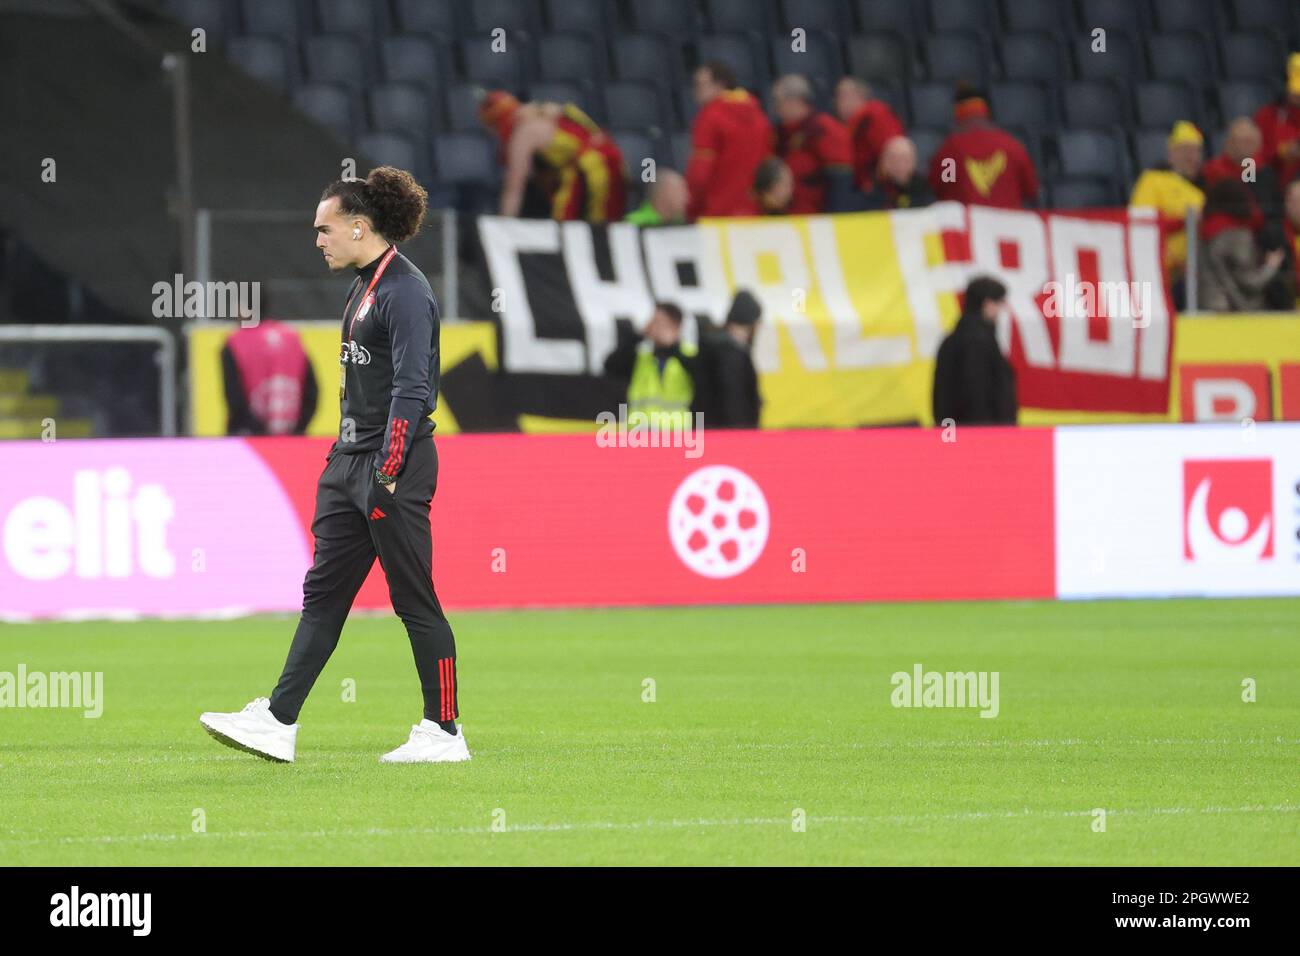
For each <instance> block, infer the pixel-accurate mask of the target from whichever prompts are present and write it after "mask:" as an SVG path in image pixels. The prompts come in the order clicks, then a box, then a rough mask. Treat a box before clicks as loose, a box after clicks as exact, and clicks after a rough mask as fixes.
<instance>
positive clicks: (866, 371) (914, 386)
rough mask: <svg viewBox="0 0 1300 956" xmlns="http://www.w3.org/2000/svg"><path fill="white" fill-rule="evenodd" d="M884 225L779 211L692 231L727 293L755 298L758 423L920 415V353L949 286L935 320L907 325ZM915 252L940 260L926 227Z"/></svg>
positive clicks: (924, 359)
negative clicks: (712, 258) (712, 250)
mask: <svg viewBox="0 0 1300 956" xmlns="http://www.w3.org/2000/svg"><path fill="white" fill-rule="evenodd" d="M893 222H894V220H893V217H891V216H889V215H862V216H826V217H821V216H819V217H805V216H791V217H784V218H782V219H776V220H771V221H770V222H765V221H763V220H754V219H714V220H708V221H705V222H703V223H701V224H700V226H699V227H698V228H699V229H700V230H701V231H703V232H704V233H705V234H706V235H710V234H711V239H709V240H706V241H707V242H709V243H716V244H717V246H716V247H717V248H718V249H719V252H720V254H719V256H718V259H719V260H720V261H721V264H722V270H723V275H724V277H725V282H726V286H727V288H729V289H733V290H734V289H749V290H751V291H753V292H754V293H755V295H756V296H757V297H758V298H759V299H760V301H761V302H762V304H763V319H762V322H761V323H760V325H759V327H758V330H757V333H756V337H755V340H754V347H753V355H754V361H755V365H756V367H757V368H758V371H759V389H760V392H761V393H762V397H763V411H762V420H761V424H762V427H764V428H807V427H810V426H818V427H854V426H858V425H862V424H864V423H868V422H872V423H882V424H888V423H899V422H910V421H922V422H927V423H928V422H929V421H930V419H931V414H930V390H931V384H932V381H933V378H934V359H933V358H932V357H931V356H933V354H934V352H935V349H936V347H937V341H936V339H937V338H938V337H941V336H942V335H944V334H946V333H947V332H948V331H950V330H951V329H952V327H953V325H954V324H956V322H957V317H958V314H959V312H960V308H959V306H958V302H957V296H956V294H955V293H949V292H944V293H939V294H938V295H936V296H935V297H934V298H935V305H936V306H937V319H938V322H937V324H935V325H932V326H930V327H929V328H928V329H921V330H920V331H919V332H918V323H917V322H916V321H915V318H914V310H913V307H912V304H911V302H910V301H909V295H908V288H907V283H906V281H905V274H906V270H905V268H904V266H903V264H901V263H900V261H899V257H898V252H897V243H896V242H895V237H894V225H893ZM864 250H870V255H863V254H862V253H863V251H864ZM924 255H925V264H926V265H927V266H928V267H931V268H935V267H941V266H942V263H943V262H944V255H943V249H942V243H941V239H940V236H939V235H938V234H937V233H936V234H934V235H932V236H928V237H926V239H925V240H924ZM845 263H851V264H852V266H851V268H845ZM927 333H928V334H927ZM923 338H924V340H923Z"/></svg>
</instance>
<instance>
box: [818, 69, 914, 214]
mask: <svg viewBox="0 0 1300 956" xmlns="http://www.w3.org/2000/svg"><path fill="white" fill-rule="evenodd" d="M835 112H836V113H838V114H839V117H840V119H841V120H843V121H844V125H845V126H846V127H847V128H848V131H849V141H850V143H851V144H852V147H853V182H854V184H855V185H856V186H857V187H858V189H860V190H861V191H862V192H864V193H866V192H870V191H871V184H872V180H873V179H874V178H875V175H876V166H878V165H879V164H880V157H881V155H882V154H883V153H884V151H885V144H886V143H888V142H889V141H890V140H891V139H893V138H894V137H895V136H902V135H903V124H902V122H901V121H900V120H899V118H898V117H897V116H895V115H894V111H893V110H891V109H890V108H889V105H888V104H887V103H885V102H883V101H881V100H878V99H874V98H873V97H872V95H871V87H870V86H868V85H867V84H866V83H865V82H864V81H862V80H859V79H858V78H857V77H856V76H846V77H844V79H842V80H840V81H839V83H838V84H836V86H835Z"/></svg>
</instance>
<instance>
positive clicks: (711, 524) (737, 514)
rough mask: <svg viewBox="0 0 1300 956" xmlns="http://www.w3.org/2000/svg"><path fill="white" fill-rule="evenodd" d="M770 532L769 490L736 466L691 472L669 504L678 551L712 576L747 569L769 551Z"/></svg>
mask: <svg viewBox="0 0 1300 956" xmlns="http://www.w3.org/2000/svg"><path fill="white" fill-rule="evenodd" d="M767 532H768V510H767V499H766V498H764V497H763V490H762V489H761V488H759V487H758V485H757V484H756V483H755V481H754V479H752V478H750V477H749V475H747V474H745V473H744V472H743V471H741V470H739V469H738V468H732V467H731V466H730V465H710V466H709V467H707V468H701V469H700V470H699V471H695V472H692V473H691V474H689V475H687V476H686V480H684V481H683V482H682V483H681V484H680V485H678V487H677V491H676V492H674V493H673V500H672V503H671V504H669V506H668V538H669V540H671V541H672V543H673V550H674V551H676V552H677V557H679V558H681V559H682V563H683V564H685V565H686V566H687V567H688V568H690V569H691V570H692V571H694V572H695V573H696V574H700V575H703V576H704V577H706V578H730V577H735V576H736V575H737V574H740V573H742V572H744V571H746V570H747V569H748V568H749V567H750V566H751V565H752V564H753V563H754V562H755V561H757V560H758V557H759V555H761V554H762V553H763V548H764V547H765V546H766V545H767Z"/></svg>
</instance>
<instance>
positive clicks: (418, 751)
mask: <svg viewBox="0 0 1300 956" xmlns="http://www.w3.org/2000/svg"><path fill="white" fill-rule="evenodd" d="M468 759H469V747H468V746H466V744H465V731H464V729H463V728H457V733H456V736H454V737H453V736H452V735H451V734H449V733H447V731H445V730H443V729H442V728H441V727H439V726H438V725H437V724H435V723H434V722H433V721H431V720H428V719H425V720H422V721H420V722H419V723H418V724H416V725H415V726H414V727H412V728H411V736H410V737H409V738H407V741H406V743H404V744H402V746H400V747H398V748H397V749H396V750H392V751H389V752H388V753H386V754H384V755H383V756H382V757H380V758H379V762H380V763H456V762H458V761H461V760H468Z"/></svg>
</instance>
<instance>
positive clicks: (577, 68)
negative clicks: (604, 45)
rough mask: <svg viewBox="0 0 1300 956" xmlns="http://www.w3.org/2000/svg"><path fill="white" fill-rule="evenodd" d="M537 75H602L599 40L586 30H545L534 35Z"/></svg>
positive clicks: (590, 78)
mask: <svg viewBox="0 0 1300 956" xmlns="http://www.w3.org/2000/svg"><path fill="white" fill-rule="evenodd" d="M536 51H537V52H536V59H537V75H538V77H539V78H540V79H543V80H587V81H589V82H590V81H596V82H599V81H601V80H603V79H604V78H605V57H604V56H603V55H602V52H601V44H600V43H598V42H597V41H596V40H595V38H594V37H591V36H588V35H587V34H585V33H548V34H544V35H542V36H540V37H538V39H537V46H536Z"/></svg>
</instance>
